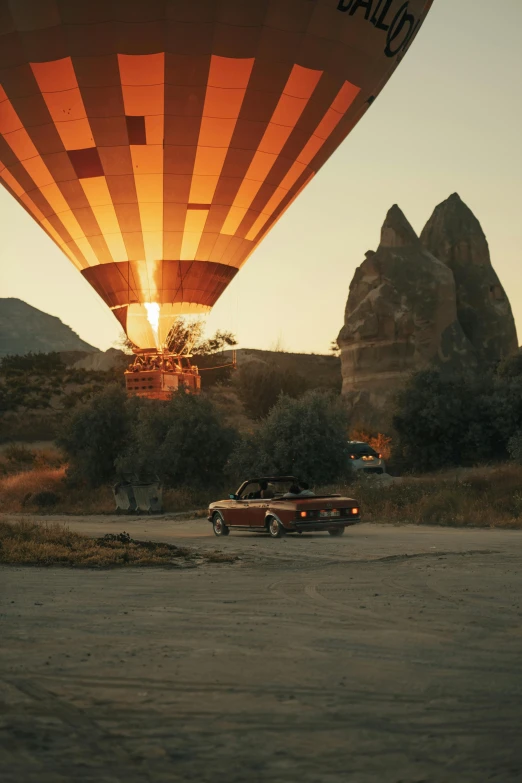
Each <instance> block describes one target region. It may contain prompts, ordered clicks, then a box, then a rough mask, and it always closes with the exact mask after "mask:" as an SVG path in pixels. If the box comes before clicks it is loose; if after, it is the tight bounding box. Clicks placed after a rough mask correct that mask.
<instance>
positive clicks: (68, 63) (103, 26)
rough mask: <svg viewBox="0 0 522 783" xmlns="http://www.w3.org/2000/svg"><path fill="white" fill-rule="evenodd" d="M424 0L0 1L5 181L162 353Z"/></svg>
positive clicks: (326, 153)
mask: <svg viewBox="0 0 522 783" xmlns="http://www.w3.org/2000/svg"><path fill="white" fill-rule="evenodd" d="M431 4H432V0H428V1H427V0H406V1H404V0H0V180H1V181H2V184H3V185H4V186H5V187H6V188H7V189H8V190H9V191H10V192H11V194H12V195H13V196H14V198H16V199H17V200H18V201H19V203H20V204H21V205H22V206H23V208H24V209H26V210H27V211H28V212H29V213H30V214H31V215H32V217H33V218H34V219H35V220H36V221H37V222H38V223H39V224H40V225H41V227H42V228H43V229H44V231H45V232H46V233H47V234H48V235H49V236H50V237H51V238H52V239H53V240H54V242H56V244H57V245H58V246H59V247H60V248H61V249H62V250H63V252H64V253H65V254H66V255H67V257H68V258H69V259H70V260H71V262H72V263H73V264H74V265H75V266H76V267H77V269H78V270H79V271H80V273H81V274H82V275H83V276H84V277H85V279H86V280H87V281H88V282H89V283H90V284H91V286H92V287H93V288H94V289H95V290H96V291H97V293H98V294H99V295H100V296H101V298H102V299H103V300H104V302H105V303H106V304H107V305H108V306H109V307H110V308H111V310H112V312H113V313H114V315H115V316H116V318H117V319H118V321H119V322H120V323H121V325H122V327H123V328H124V330H125V332H126V333H127V335H128V337H129V339H130V340H131V341H132V343H133V344H134V345H135V346H137V349H141V350H143V351H146V352H148V355H149V358H150V355H151V354H154V353H156V354H159V355H161V352H162V349H163V348H164V346H165V342H166V339H167V335H168V334H169V331H170V329H171V327H172V325H173V323H174V321H175V320H176V318H177V317H178V316H180V315H187V314H188V315H190V314H200V313H201V314H203V313H207V312H208V311H209V310H210V309H211V308H212V306H213V305H214V304H215V302H216V301H217V299H218V298H219V297H220V296H221V294H222V293H223V291H224V290H225V289H226V287H227V286H228V285H229V283H230V282H231V281H232V280H233V279H234V277H235V275H236V274H237V272H238V270H239V269H240V268H241V267H242V265H243V264H244V263H245V261H246V260H247V258H248V257H249V256H250V255H251V253H252V252H253V250H254V249H255V248H256V246H257V245H258V244H259V242H260V241H261V240H262V238H263V237H264V235H265V234H266V233H267V232H268V231H269V230H270V228H271V227H272V226H273V225H274V223H275V222H276V221H277V220H278V219H279V218H280V217H281V215H282V214H283V213H284V212H285V210H286V209H287V208H288V207H289V206H290V205H291V203H292V202H293V201H294V199H295V198H296V197H297V195H298V194H299V193H300V191H301V190H303V188H304V187H305V186H306V185H307V184H308V182H310V180H311V179H312V177H313V176H314V175H315V173H316V172H317V171H318V170H319V169H320V167H321V166H322V165H323V163H324V162H325V161H326V160H327V159H328V158H329V157H330V155H331V154H332V153H333V152H334V150H335V149H336V148H337V147H338V146H339V144H341V142H342V141H343V140H344V139H345V138H346V136H347V135H348V134H349V133H350V131H351V130H352V128H353V127H354V126H355V124H356V123H357V122H358V120H359V119H360V118H361V117H362V115H363V114H364V112H365V111H366V109H367V108H368V107H369V105H371V103H372V102H373V100H374V99H375V98H376V96H377V95H378V93H379V91H380V90H381V89H382V87H383V86H384V85H385V83H386V82H387V80H388V79H389V77H390V76H391V74H392V73H393V71H394V69H395V68H396V66H397V65H398V63H399V62H400V60H401V59H402V57H403V56H404V54H405V52H406V51H407V49H408V48H409V46H410V44H411V42H412V41H413V39H414V37H415V36H416V34H417V32H418V30H419V28H420V26H421V25H422V23H423V21H424V19H425V17H426V14H427V13H428V11H429V8H430V6H431ZM57 284H58V285H59V281H58V282H57ZM158 366H159V365H158ZM194 383H195V384H196V382H194ZM138 385H139V384H138ZM196 385H197V384H196Z"/></svg>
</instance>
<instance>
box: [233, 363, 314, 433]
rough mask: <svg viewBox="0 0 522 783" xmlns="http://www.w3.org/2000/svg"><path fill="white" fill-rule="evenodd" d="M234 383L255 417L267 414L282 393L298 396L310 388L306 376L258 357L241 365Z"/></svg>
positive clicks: (249, 411)
mask: <svg viewBox="0 0 522 783" xmlns="http://www.w3.org/2000/svg"><path fill="white" fill-rule="evenodd" d="M234 385H235V387H236V389H237V392H238V395H239V398H240V400H241V402H242V403H243V405H244V406H245V410H246V411H247V413H248V414H249V415H250V416H252V417H253V418H254V419H261V418H263V417H264V416H266V415H267V414H268V412H269V410H270V409H271V408H272V407H273V406H274V405H275V404H276V402H277V400H278V398H279V396H280V395H281V394H285V395H286V396H288V397H299V396H300V395H302V394H303V393H304V392H305V391H306V390H307V389H308V383H307V380H306V378H304V376H302V375H300V374H299V373H296V372H295V371H292V370H283V369H282V368H280V367H277V366H276V365H275V364H268V363H267V362H263V361H260V360H258V359H252V360H251V361H249V362H245V363H244V364H242V365H240V367H239V370H238V371H237V374H236V376H235V378H234Z"/></svg>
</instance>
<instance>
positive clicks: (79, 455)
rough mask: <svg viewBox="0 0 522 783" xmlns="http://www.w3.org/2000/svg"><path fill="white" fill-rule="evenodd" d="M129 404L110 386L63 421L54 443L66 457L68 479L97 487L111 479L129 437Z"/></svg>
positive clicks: (116, 387)
mask: <svg viewBox="0 0 522 783" xmlns="http://www.w3.org/2000/svg"><path fill="white" fill-rule="evenodd" d="M129 402H131V401H129V400H128V399H127V395H126V393H125V390H124V389H123V388H122V387H121V386H118V385H116V384H112V385H110V386H107V388H106V389H104V391H102V392H101V393H100V394H98V395H97V396H95V397H93V399H92V400H91V401H90V402H88V403H86V404H85V405H83V406H81V407H78V408H77V409H75V410H73V411H72V413H70V414H69V416H67V417H66V418H65V421H64V424H63V426H62V431H61V434H60V437H59V438H58V443H59V445H60V446H61V447H62V448H63V449H64V451H65V452H66V454H67V455H68V457H69V473H68V475H69V478H70V479H72V480H73V481H77V482H81V483H86V484H88V485H89V486H91V487H98V486H101V485H102V484H104V483H106V482H108V481H111V480H112V479H113V478H114V476H115V460H116V458H117V457H119V455H120V454H121V453H122V452H123V450H124V449H125V447H126V445H127V441H128V439H129V437H130V429H131V415H130V414H131V411H130V407H131V406H130V405H129Z"/></svg>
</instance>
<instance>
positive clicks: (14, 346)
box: [0, 298, 98, 357]
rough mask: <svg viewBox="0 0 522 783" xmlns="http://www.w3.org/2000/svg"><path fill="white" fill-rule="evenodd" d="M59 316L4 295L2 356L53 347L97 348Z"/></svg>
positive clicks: (0, 330)
mask: <svg viewBox="0 0 522 783" xmlns="http://www.w3.org/2000/svg"><path fill="white" fill-rule="evenodd" d="M97 350H98V349H97V348H94V347H93V346H92V345H89V344H88V343H86V342H84V341H83V340H82V339H80V337H78V335H77V334H76V332H73V330H72V329H71V327H70V326H67V325H66V324H64V323H62V321H60V319H59V318H56V317H55V316H53V315H49V314H48V313H44V312H42V311H41V310H37V308H36V307H31V305H28V304H27V303H26V302H22V300H21V299H14V298H9V299H0V357H2V356H7V355H8V354H12V355H16V354H25V353H28V352H29V351H33V353H50V352H53V351H88V352H90V353H93V352H95V351H97Z"/></svg>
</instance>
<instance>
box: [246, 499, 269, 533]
mask: <svg viewBox="0 0 522 783" xmlns="http://www.w3.org/2000/svg"><path fill="white" fill-rule="evenodd" d="M269 504H270V501H269V500H263V499H258V500H251V501H250V508H249V510H248V526H249V527H252V528H256V527H258V528H262V527H264V524H265V516H266V512H267V509H268V508H269Z"/></svg>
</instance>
